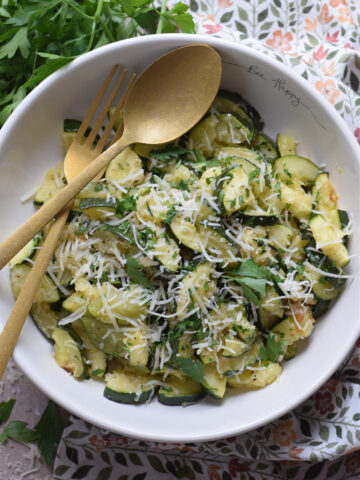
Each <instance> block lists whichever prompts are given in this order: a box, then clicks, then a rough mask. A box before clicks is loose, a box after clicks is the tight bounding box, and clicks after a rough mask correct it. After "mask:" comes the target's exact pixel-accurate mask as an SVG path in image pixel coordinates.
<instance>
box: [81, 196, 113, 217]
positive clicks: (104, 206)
mask: <svg viewBox="0 0 360 480" xmlns="http://www.w3.org/2000/svg"><path fill="white" fill-rule="evenodd" d="M75 208H76V210H79V211H81V212H83V213H85V214H86V215H87V216H88V217H90V218H92V219H94V220H101V219H105V218H107V217H108V216H109V214H114V213H115V211H116V200H115V199H114V198H111V199H109V200H107V199H105V198H82V199H81V200H80V202H79V204H78V205H76V206H75Z"/></svg>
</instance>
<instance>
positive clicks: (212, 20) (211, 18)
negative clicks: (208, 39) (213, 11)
mask: <svg viewBox="0 0 360 480" xmlns="http://www.w3.org/2000/svg"><path fill="white" fill-rule="evenodd" d="M206 20H210V22H215V18H214V16H213V15H208V16H207V17H206Z"/></svg>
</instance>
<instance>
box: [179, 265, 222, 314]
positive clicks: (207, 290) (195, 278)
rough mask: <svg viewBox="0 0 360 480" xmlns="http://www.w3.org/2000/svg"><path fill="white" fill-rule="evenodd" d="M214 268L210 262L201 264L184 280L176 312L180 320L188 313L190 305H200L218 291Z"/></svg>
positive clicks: (180, 287)
mask: <svg viewBox="0 0 360 480" xmlns="http://www.w3.org/2000/svg"><path fill="white" fill-rule="evenodd" d="M212 275H213V267H212V265H211V264H210V263H209V262H205V263H201V264H200V265H198V266H197V267H196V268H195V269H194V270H193V271H192V272H189V273H188V274H187V275H185V277H184V278H183V279H182V281H181V282H180V285H179V293H178V296H177V306H176V312H177V314H178V318H181V317H182V316H183V315H185V314H186V313H187V311H188V310H187V307H189V305H190V304H194V306H197V305H199V301H200V302H205V303H206V299H208V298H210V297H212V295H213V294H214V292H215V290H216V283H215V281H214V280H213V279H212Z"/></svg>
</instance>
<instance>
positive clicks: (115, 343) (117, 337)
mask: <svg viewBox="0 0 360 480" xmlns="http://www.w3.org/2000/svg"><path fill="white" fill-rule="evenodd" d="M81 321H82V324H83V327H84V330H85V332H86V334H87V336H88V337H89V339H90V341H91V342H92V344H93V345H94V346H95V347H96V348H97V349H98V350H100V351H101V352H103V353H107V354H109V355H112V356H113V357H117V358H120V357H124V356H125V353H126V349H125V344H124V333H123V332H122V331H120V330H117V329H115V328H112V327H111V326H110V325H108V324H106V323H103V322H101V321H100V320H98V319H97V318H94V317H91V316H90V315H85V316H84V317H83V318H82V320H81Z"/></svg>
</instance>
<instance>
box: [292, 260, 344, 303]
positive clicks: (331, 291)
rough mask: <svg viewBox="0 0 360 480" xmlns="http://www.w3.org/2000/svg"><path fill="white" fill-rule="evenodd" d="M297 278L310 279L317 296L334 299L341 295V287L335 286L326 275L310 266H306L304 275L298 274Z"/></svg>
mask: <svg viewBox="0 0 360 480" xmlns="http://www.w3.org/2000/svg"><path fill="white" fill-rule="evenodd" d="M295 280H297V281H301V280H308V281H311V283H312V291H313V292H314V294H315V295H316V297H317V298H321V299H322V300H333V299H334V298H336V297H337V296H338V295H339V293H340V292H339V289H337V288H335V287H334V286H333V285H332V284H331V283H330V282H329V281H327V280H326V278H325V277H322V276H321V274H320V273H318V272H316V271H315V270H313V269H312V268H310V267H305V269H304V273H303V275H300V274H298V275H296V277H295Z"/></svg>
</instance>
